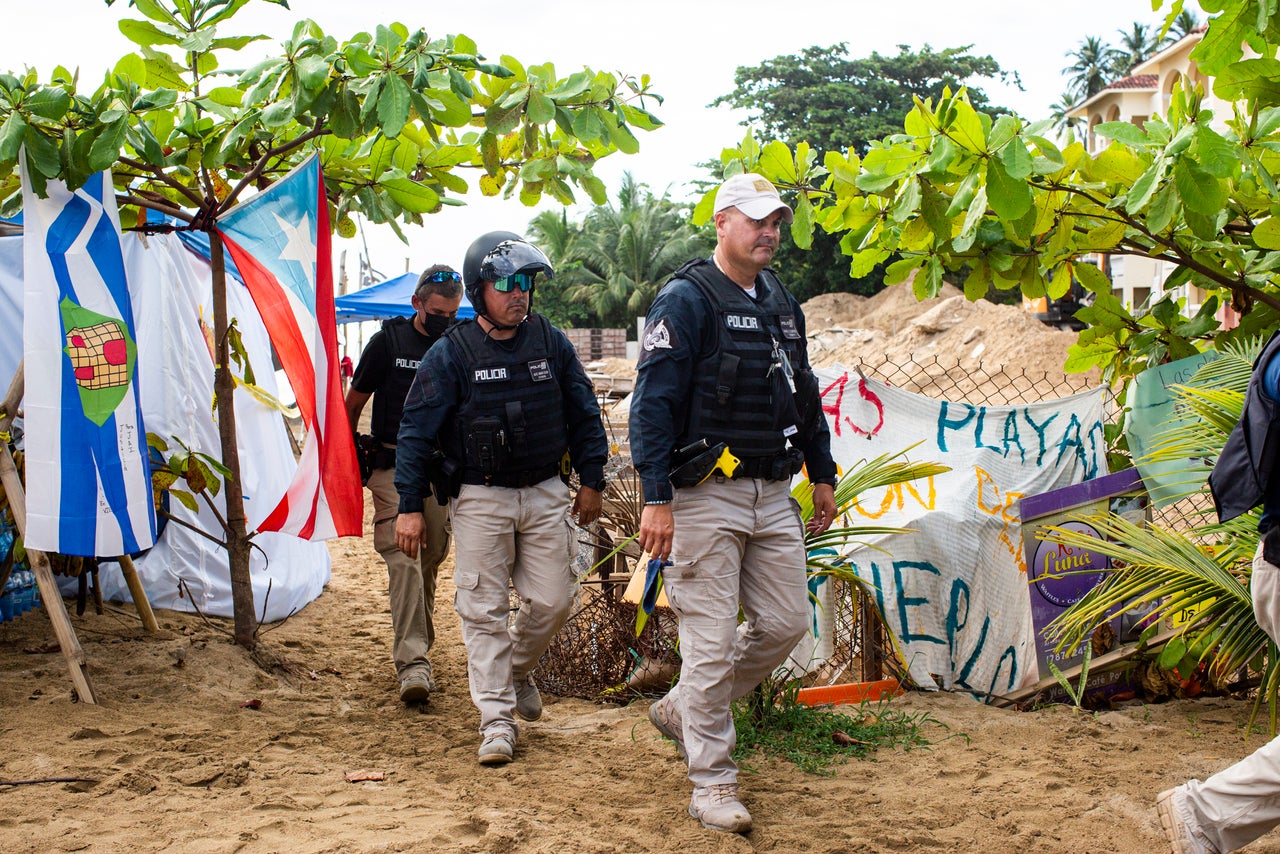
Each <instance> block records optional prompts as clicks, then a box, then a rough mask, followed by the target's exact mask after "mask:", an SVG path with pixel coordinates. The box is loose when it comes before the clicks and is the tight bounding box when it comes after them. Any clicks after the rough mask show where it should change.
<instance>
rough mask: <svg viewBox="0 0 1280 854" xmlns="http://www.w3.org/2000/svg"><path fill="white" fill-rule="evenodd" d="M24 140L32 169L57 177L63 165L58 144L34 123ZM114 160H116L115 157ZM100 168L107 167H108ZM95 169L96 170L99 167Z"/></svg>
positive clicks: (44, 174)
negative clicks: (37, 128) (41, 131)
mask: <svg viewBox="0 0 1280 854" xmlns="http://www.w3.org/2000/svg"><path fill="white" fill-rule="evenodd" d="M121 126H122V127H123V123H121ZM22 142H23V144H24V145H25V146H26V149H27V163H28V165H30V166H31V169H32V171H34V172H36V173H38V174H40V175H43V176H44V177H46V178H56V177H57V176H58V171H59V169H60V168H61V167H62V158H61V157H60V156H59V154H58V144H57V143H56V142H54V141H53V140H52V139H50V138H49V137H47V136H45V135H44V134H42V133H40V131H38V130H36V128H35V127H34V126H32V125H27V128H26V133H25V134H24V135H23V138H22ZM112 162H115V158H114V157H113V158H112ZM108 165H110V164H108ZM98 168H104V169H105V168H106V167H105V166H104V167H98ZM94 171H95V172H96V171H97V168H95V169H94Z"/></svg>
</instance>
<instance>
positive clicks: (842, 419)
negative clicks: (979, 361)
mask: <svg viewBox="0 0 1280 854" xmlns="http://www.w3.org/2000/svg"><path fill="white" fill-rule="evenodd" d="M818 378H819V381H820V388H821V389H822V392H823V397H822V401H823V408H824V410H825V411H826V414H827V423H828V425H829V426H830V428H831V450H832V453H833V454H834V456H835V459H836V462H837V463H838V464H839V465H840V470H841V472H842V473H843V472H845V471H848V470H849V469H850V468H852V467H855V466H857V465H858V463H859V462H860V461H862V460H867V459H871V458H872V457H875V456H878V455H880V454H883V453H886V452H889V453H892V452H897V451H901V450H903V449H905V448H908V447H910V446H912V445H917V443H919V444H918V445H917V446H916V447H915V448H914V449H913V450H912V451H911V452H910V454H909V457H910V458H911V459H913V460H920V461H932V462H938V463H942V464H944V465H947V466H950V467H951V471H949V472H947V473H945V474H941V475H937V476H935V477H932V478H929V479H927V480H921V481H916V482H913V483H909V484H899V485H895V486H891V487H887V488H883V489H878V490H872V491H870V492H866V493H863V494H862V495H861V496H859V500H858V502H857V503H856V504H855V506H854V507H853V509H852V511H851V513H850V518H849V519H848V524H850V525H859V524H864V525H870V524H876V525H892V526H900V527H904V528H911V529H913V532H912V533H908V534H899V535H893V536H885V537H872V538H869V539H868V540H867V544H866V545H864V546H860V547H857V548H854V549H853V550H852V551H851V552H849V554H848V561H849V564H850V566H851V568H852V569H853V570H854V571H855V572H856V573H857V575H858V577H859V578H860V579H862V580H863V581H864V582H865V583H866V584H868V585H870V586H871V587H872V588H873V589H874V595H875V597H876V600H877V605H878V606H879V609H880V612H881V613H882V614H883V615H884V617H885V620H886V623H887V625H888V627H889V629H890V630H891V631H892V632H893V633H894V635H895V636H896V638H897V640H898V642H899V644H900V646H901V649H902V652H903V655H904V657H905V659H906V663H907V666H908V668H909V671H910V674H911V677H912V679H913V680H915V681H916V683H918V684H919V685H920V686H922V687H924V688H932V687H942V688H945V689H948V690H951V689H954V690H960V691H967V692H970V693H972V694H973V695H974V696H975V697H976V698H977V699H986V698H987V697H989V696H991V695H1003V694H1008V693H1010V692H1011V691H1014V690H1015V689H1017V688H1020V687H1023V686H1025V685H1029V684H1031V683H1033V682H1035V681H1036V679H1037V678H1038V677H1039V674H1038V672H1037V666H1036V651H1035V642H1034V630H1033V628H1032V623H1031V607H1030V600H1029V597H1028V591H1027V571H1026V564H1025V561H1024V558H1023V554H1022V539H1021V533H1020V519H1019V514H1018V501H1019V499H1020V498H1022V496H1024V495H1033V494H1036V493H1040V492H1044V491H1046V490H1050V489H1056V488H1058V487H1060V486H1067V485H1069V484H1073V483H1078V482H1080V481H1082V480H1088V479H1091V478H1094V477H1097V476H1099V475H1102V474H1106V455H1105V443H1104V441H1103V434H1102V424H1103V415H1104V400H1105V398H1104V393H1105V389H1103V388H1097V389H1094V390H1091V391H1087V392H1083V393H1080V394H1076V395H1072V396H1070V397H1065V398H1060V399H1058V400H1051V401H1044V402H1040V403H1029V404H1018V405H1014V406H979V405H974V404H968V403H955V402H948V401H942V400H933V399H931V398H928V397H923V396H921V395H918V394H913V393H912V392H908V391H904V390H902V389H898V388H894V387H892V386H888V385H885V384H884V383H882V382H878V381H876V380H872V379H863V378H862V377H860V376H858V374H856V373H852V372H850V371H848V370H845V369H844V368H841V367H838V366H837V367H835V368H828V369H820V370H819V371H818Z"/></svg>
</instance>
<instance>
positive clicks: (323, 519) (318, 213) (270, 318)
mask: <svg viewBox="0 0 1280 854" xmlns="http://www.w3.org/2000/svg"><path fill="white" fill-rule="evenodd" d="M218 232H219V234H220V235H221V236H222V241H223V243H224V244H225V246H226V249H227V251H228V252H229V253H230V254H231V258H232V260H234V261H235V265H236V268H237V269H238V270H239V271H240V275H241V277H242V278H243V279H244V283H245V285H246V286H247V287H248V288H249V293H250V295H251V296H252V297H253V302H254V304H255V305H256V306H257V307H258V312H259V313H260V314H261V315H262V320H263V323H264V324H265V326H266V328H267V334H268V335H269V336H270V337H271V345H272V346H273V347H274V348H275V351H276V355H277V356H278V357H279V358H280V364H281V366H282V367H283V368H284V372H285V375H286V376H287V377H288V378H289V383H290V385H292V386H293V392H294V395H295V396H296V397H297V401H298V409H299V411H300V412H301V414H302V420H303V424H304V425H305V427H306V431H307V440H306V444H305V445H303V448H302V458H301V459H300V460H299V461H298V472H297V474H295V475H294V478H293V482H292V483H291V484H290V485H289V489H288V491H287V492H286V493H285V495H284V498H282V499H281V501H280V504H279V505H278V506H277V507H276V508H275V509H274V510H272V511H271V512H270V513H269V514H268V515H267V517H266V518H265V519H263V520H262V521H261V522H260V523H259V524H258V525H257V526H256V527H257V530H259V531H280V532H282V533H286V534H293V535H295V536H298V537H301V538H303V539H307V540H327V539H332V538H333V537H358V536H361V534H362V533H363V531H362V525H363V520H364V494H363V492H362V490H361V487H360V471H359V468H358V467H357V465H356V450H355V444H354V443H353V441H352V438H351V428H350V426H349V425H348V423H347V414H346V410H345V409H344V407H343V402H342V391H341V379H340V366H339V364H338V331H337V323H336V321H335V319H334V305H333V258H332V252H331V250H330V235H329V208H328V205H327V203H326V201H325V197H324V180H323V178H322V177H321V174H320V161H319V159H318V158H317V157H315V156H314V155H313V156H312V157H310V158H309V159H307V160H306V162H304V163H302V164H301V165H299V166H298V167H297V168H295V169H294V170H293V171H292V172H290V173H289V174H288V175H286V176H285V177H284V178H282V179H280V180H279V181H277V182H276V183H275V184H273V185H271V186H270V187H269V188H267V189H266V190H264V191H263V192H261V193H259V194H258V195H256V196H254V197H253V198H252V199H249V200H248V201H247V202H244V203H243V204H240V205H237V206H236V207H234V208H232V209H231V211H230V212H229V213H227V214H225V215H224V216H222V217H221V218H220V219H219V221H218ZM251 521H252V520H251Z"/></svg>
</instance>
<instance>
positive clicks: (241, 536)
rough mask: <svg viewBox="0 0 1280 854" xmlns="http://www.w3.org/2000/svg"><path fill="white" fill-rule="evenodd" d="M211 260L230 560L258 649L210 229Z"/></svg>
mask: <svg viewBox="0 0 1280 854" xmlns="http://www.w3.org/2000/svg"><path fill="white" fill-rule="evenodd" d="M208 233H209V260H210V263H211V266H212V268H213V340H214V347H215V354H214V355H215V361H216V363H217V364H216V368H215V372H214V375H213V393H214V396H215V397H216V399H217V402H218V438H219V439H220V440H221V442H222V464H223V465H224V466H226V467H227V468H228V469H229V470H230V471H231V476H230V477H228V478H227V482H226V484H225V486H224V492H223V493H222V494H223V496H224V497H225V498H226V502H227V531H226V536H227V558H228V562H229V564H230V568H231V608H232V613H233V614H234V615H235V638H236V643H238V644H240V645H241V646H243V647H244V648H245V649H253V648H254V646H256V645H257V642H258V638H257V629H258V624H257V615H256V614H255V613H254V609H253V579H252V578H251V577H250V575H249V536H248V534H247V532H246V531H245V520H244V491H243V489H242V488H241V486H240V452H239V450H238V449H237V447H236V411H235V404H234V398H235V390H236V383H235V379H234V377H233V376H232V374H231V346H230V343H229V341H228V340H227V328H228V321H227V271H226V264H225V262H224V260H223V254H222V253H223V249H222V237H221V235H219V234H218V232H217V231H216V230H215V229H213V228H212V227H211V228H210V229H209V232H208Z"/></svg>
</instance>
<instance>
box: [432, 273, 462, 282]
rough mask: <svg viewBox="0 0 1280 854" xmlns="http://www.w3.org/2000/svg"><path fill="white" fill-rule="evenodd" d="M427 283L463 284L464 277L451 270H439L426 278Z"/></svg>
mask: <svg viewBox="0 0 1280 854" xmlns="http://www.w3.org/2000/svg"><path fill="white" fill-rule="evenodd" d="M426 281H427V282H436V283H438V282H461V281H462V276H460V275H458V274H457V273H454V272H452V271H450V270H439V271H437V272H435V273H432V274H431V275H430V276H427V278H426Z"/></svg>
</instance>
